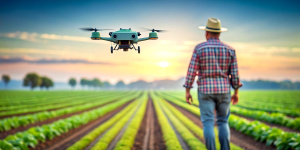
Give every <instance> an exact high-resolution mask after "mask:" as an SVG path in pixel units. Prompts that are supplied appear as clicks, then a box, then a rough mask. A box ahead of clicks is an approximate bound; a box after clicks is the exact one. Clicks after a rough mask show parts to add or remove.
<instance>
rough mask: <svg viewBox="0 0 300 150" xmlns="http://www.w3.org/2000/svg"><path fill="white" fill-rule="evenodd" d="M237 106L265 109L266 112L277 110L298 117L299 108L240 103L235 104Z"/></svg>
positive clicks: (299, 113) (299, 114)
mask: <svg viewBox="0 0 300 150" xmlns="http://www.w3.org/2000/svg"><path fill="white" fill-rule="evenodd" d="M236 106H237V107H241V108H245V109H249V110H259V111H266V112H270V113H272V112H277V113H282V114H285V115H287V116H291V117H300V110H299V109H285V108H279V107H269V106H267V105H259V104H256V105H251V106H249V105H241V104H237V105H236Z"/></svg>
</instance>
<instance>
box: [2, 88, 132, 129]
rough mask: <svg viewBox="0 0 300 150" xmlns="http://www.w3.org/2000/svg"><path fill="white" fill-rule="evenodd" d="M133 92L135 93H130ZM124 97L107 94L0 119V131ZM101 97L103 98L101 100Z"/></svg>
mask: <svg viewBox="0 0 300 150" xmlns="http://www.w3.org/2000/svg"><path fill="white" fill-rule="evenodd" d="M129 94H133V93H129ZM121 97H124V95H115V96H105V97H94V98H93V99H96V100H98V101H95V102H91V103H86V104H83V105H76V106H73V107H67V108H62V109H58V110H53V111H44V112H39V113H34V114H29V115H24V116H15V117H10V118H4V119H1V120H0V132H2V131H7V130H10V129H12V128H17V127H20V126H26V125H29V124H33V123H35V122H39V121H43V120H47V119H50V118H55V117H58V116H62V115H66V114H70V113H74V112H78V111H82V110H86V109H89V108H92V107H95V106H99V105H102V104H105V103H108V102H111V101H112V100H116V99H118V98H121ZM99 99H103V100H101V101H99Z"/></svg>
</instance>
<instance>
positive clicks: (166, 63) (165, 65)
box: [158, 61, 169, 68]
mask: <svg viewBox="0 0 300 150" xmlns="http://www.w3.org/2000/svg"><path fill="white" fill-rule="evenodd" d="M158 65H159V66H160V67H163V68H166V67H168V66H169V62H167V61H161V62H159V63H158Z"/></svg>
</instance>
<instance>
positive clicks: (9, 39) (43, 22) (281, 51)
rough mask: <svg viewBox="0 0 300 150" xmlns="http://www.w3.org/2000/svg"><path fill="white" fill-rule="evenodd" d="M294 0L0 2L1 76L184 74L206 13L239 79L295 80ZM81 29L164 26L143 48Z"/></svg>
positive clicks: (298, 62) (299, 34) (297, 36)
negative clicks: (115, 45) (116, 46)
mask: <svg viewBox="0 0 300 150" xmlns="http://www.w3.org/2000/svg"><path fill="white" fill-rule="evenodd" d="M299 4H300V2H297V1H276V0H275V1H242V0H241V1H230V2H225V1H201V0H197V1H192V0H186V1H185V0H175V1H171V0H160V1H159V0H151V1H147V0H140V1H132V0H127V1H121V0H109V1H88V0H87V1H56V0H54V1H47V0H45V1H1V5H0V74H9V75H10V76H11V78H12V79H15V80H22V79H23V78H24V76H25V75H26V74H27V73H29V72H36V73H38V74H40V75H42V76H48V77H50V78H52V79H53V80H54V81H59V82H66V81H68V79H69V78H71V77H74V78H76V79H78V80H79V79H80V78H82V77H85V78H88V79H92V78H95V77H96V78H99V79H100V80H103V81H104V80H106V81H110V82H112V83H115V82H117V81H118V80H123V81H125V82H126V83H128V82H131V81H136V80H141V79H142V80H146V81H153V80H159V79H178V78H180V77H182V76H185V75H186V71H187V67H188V65H189V61H190V59H191V55H192V52H193V49H194V47H195V46H196V45H197V44H199V43H201V42H204V41H206V39H205V36H204V34H205V32H204V31H202V30H199V29H198V26H205V25H206V22H207V19H208V18H209V17H214V18H218V19H220V20H221V23H222V26H223V27H226V28H228V29H229V30H228V31H227V32H224V33H221V37H220V39H221V41H223V42H225V43H227V44H229V45H231V46H232V47H234V48H235V50H236V53H237V59H238V67H239V70H240V77H241V79H242V80H256V79H268V80H277V81H279V80H286V79H288V80H292V81H300V75H299V74H300V42H299V41H300V29H299V26H300V19H299V18H300V9H299ZM81 27H96V28H104V29H107V28H108V29H113V30H112V31H101V32H100V34H101V36H102V37H108V36H109V35H108V33H109V32H113V31H117V30H119V28H131V29H132V30H134V31H138V32H141V34H142V35H141V36H140V37H147V36H148V34H149V31H145V30H143V29H142V28H141V27H146V28H151V29H152V28H155V29H164V30H167V31H168V32H163V33H158V36H159V38H158V40H148V41H143V42H140V43H138V46H140V47H141V53H140V54H138V53H137V51H134V50H129V51H128V52H123V51H121V50H120V51H115V52H114V53H113V54H111V53H110V47H111V45H112V43H110V42H107V41H102V40H100V41H92V40H91V39H90V36H91V33H90V32H85V31H82V30H79V28H81Z"/></svg>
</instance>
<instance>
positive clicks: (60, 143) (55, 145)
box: [34, 100, 132, 150]
mask: <svg viewBox="0 0 300 150" xmlns="http://www.w3.org/2000/svg"><path fill="white" fill-rule="evenodd" d="M131 102H132V100H131V101H129V102H127V103H126V104H124V105H122V106H121V107H119V108H117V109H115V110H113V111H111V112H109V113H107V114H106V115H104V116H102V117H99V118H98V119H97V120H94V121H92V122H89V123H87V124H85V125H82V126H80V127H79V128H76V129H74V130H72V131H69V132H67V133H64V134H62V135H61V136H58V137H55V138H54V139H52V140H47V141H46V142H45V143H41V144H39V145H38V146H37V147H35V148H34V149H36V150H40V149H49V150H64V149H67V148H68V147H69V146H71V145H72V144H74V143H75V142H77V141H78V140H80V139H81V138H82V137H83V136H85V135H86V134H87V133H89V132H90V131H92V130H94V129H95V128H96V127H98V126H99V125H100V124H102V123H103V122H105V121H107V120H108V119H109V118H111V117H112V116H114V115H115V114H117V113H118V112H119V111H121V110H122V109H123V108H125V107H126V106H127V105H128V104H130V103H131Z"/></svg>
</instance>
